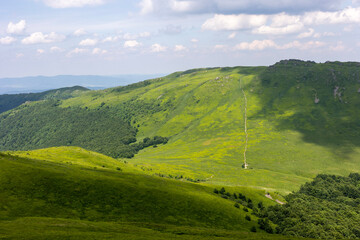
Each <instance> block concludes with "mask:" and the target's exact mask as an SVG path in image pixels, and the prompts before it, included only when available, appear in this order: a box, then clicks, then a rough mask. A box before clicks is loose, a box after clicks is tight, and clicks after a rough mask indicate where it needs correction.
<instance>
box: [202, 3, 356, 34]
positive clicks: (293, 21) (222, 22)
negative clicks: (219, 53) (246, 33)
mask: <svg viewBox="0 0 360 240" xmlns="http://www.w3.org/2000/svg"><path fill="white" fill-rule="evenodd" d="M351 23H353V24H358V23H360V7H359V8H353V7H347V8H345V9H343V10H339V11H333V12H323V11H313V12H306V13H304V14H302V15H289V14H286V13H279V14H272V15H256V14H238V15H234V14H233V15H223V14H215V15H214V16H213V17H212V18H209V19H207V20H206V21H205V22H204V23H203V25H202V29H204V30H212V31H224V30H225V31H226V30H227V31H234V30H247V29H251V30H252V33H254V34H266V35H286V34H294V33H298V32H300V31H302V30H303V29H304V27H305V26H312V25H330V24H351ZM308 34H310V35H309V36H311V35H312V34H313V33H308ZM308 34H306V33H304V34H300V35H299V36H298V37H299V38H304V37H306V36H307V35H308Z"/></svg>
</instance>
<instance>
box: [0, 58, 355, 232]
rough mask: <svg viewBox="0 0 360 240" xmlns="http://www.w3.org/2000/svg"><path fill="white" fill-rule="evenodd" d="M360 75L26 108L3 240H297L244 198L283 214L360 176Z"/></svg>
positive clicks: (278, 71)
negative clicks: (331, 181)
mask: <svg viewBox="0 0 360 240" xmlns="http://www.w3.org/2000/svg"><path fill="white" fill-rule="evenodd" d="M359 77H360V64H359V63H355V62H347V63H343V62H326V63H315V62H310V61H300V60H283V61H280V62H278V63H276V64H274V65H272V66H269V67H232V68H204V69H192V70H188V71H184V72H175V73H173V74H170V75H168V76H165V77H161V78H155V79H150V80H146V81H143V82H139V83H135V84H131V85H128V86H122V87H115V88H108V89H105V90H96V91H88V90H85V89H84V90H81V91H76V92H71V93H69V92H66V93H65V92H64V94H63V93H62V92H61V91H60V92H59V91H58V92H57V93H58V94H57V95H56V96H52V97H42V98H38V99H34V100H32V101H31V102H27V101H22V102H21V101H20V102H19V104H17V105H14V106H12V107H11V109H4V112H3V113H1V114H0V151H2V154H1V156H0V158H1V161H0V164H1V168H0V171H1V175H0V183H1V185H0V186H1V188H2V190H1V196H2V197H1V201H2V203H1V205H0V219H1V221H0V238H1V237H2V235H1V234H3V236H4V238H6V237H9V236H15V237H17V238H21V234H22V233H21V232H17V231H15V230H11V229H15V228H17V226H24V225H26V224H28V223H29V222H33V221H34V222H35V225H34V227H35V228H39V229H45V228H49V227H50V229H52V230H51V231H50V230H49V231H46V234H49V235H48V236H54V235H51V234H59V236H61V237H59V239H67V237H69V236H68V235H66V234H67V233H66V231H64V230H63V229H64V228H62V227H59V226H64V227H65V229H67V228H68V227H69V228H74V229H73V235H71V237H72V238H73V239H76V236H77V234H88V236H89V237H94V238H95V239H97V238H98V237H99V236H100V235H99V234H101V233H102V232H107V234H106V235H104V237H103V239H106V238H108V239H113V238H119V239H121V238H122V237H124V236H125V235H126V234H129V235H126V236H127V237H128V239H147V238H146V236H148V235H149V234H153V236H154V238H153V239H169V238H175V239H258V238H259V237H261V238H262V239H288V237H287V236H282V235H278V234H268V233H266V231H265V230H264V229H261V228H259V219H262V217H261V214H267V213H263V212H261V211H260V210H259V209H260V208H259V209H257V208H256V207H255V209H257V210H254V209H249V212H246V211H244V210H243V205H241V204H244V206H245V207H246V206H247V205H246V204H247V203H241V204H240V205H241V207H240V208H237V207H234V203H236V199H237V198H235V197H232V196H233V193H236V194H237V193H241V194H243V195H244V196H246V197H247V198H250V199H252V202H253V203H254V205H255V206H257V204H259V203H260V202H261V204H260V206H261V205H262V204H263V205H264V206H265V207H266V208H267V207H271V206H275V208H277V207H280V205H281V204H280V203H282V202H285V203H287V202H288V200H289V199H290V201H289V204H290V203H291V204H293V203H292V202H291V201H292V200H291V199H293V198H295V197H293V198H291V197H289V196H293V195H288V194H290V193H292V192H296V191H298V190H299V189H304V188H301V186H302V185H303V184H305V183H307V182H311V181H312V180H313V179H314V178H315V177H316V176H317V175H318V174H335V175H337V176H343V177H345V176H348V175H349V174H351V173H354V172H360V164H359V163H360V160H359V159H360V158H359V156H360V138H359V136H358V134H357V133H358V132H359V131H360V125H359V122H360V109H359V108H358V106H359V104H360V95H359V93H358V89H359V88H360V78H359ZM3 96H6V95H3ZM17 97H18V98H21V97H20V96H17ZM0 100H1V98H0ZM5 100H6V99H5ZM5 100H3V101H5ZM342 181H344V182H346V183H348V182H351V181H350V180H346V179H345V180H342ZM344 184H345V183H344ZM352 187H354V186H352ZM215 188H216V189H221V188H225V189H226V190H227V191H228V193H229V195H230V196H228V197H227V198H226V197H225V195H224V194H223V196H221V195H218V194H216V193H214V189H215ZM354 188H356V187H354ZM236 194H235V195H236ZM344 194H345V193H344ZM310 195H311V194H310ZM269 196H271V197H272V198H273V199H271V198H270V197H269ZM294 196H296V197H297V198H299V199H300V198H302V196H301V195H294ZM339 196H340V195H339ZM341 196H342V195H341ZM341 196H340V197H339V199H342V198H341ZM344 196H345V197H348V195H346V194H345V195H344ZM312 197H313V196H310V197H304V199H305V200H308V199H312ZM316 197H318V196H316ZM276 200H277V201H276ZM305 200H304V201H305ZM325 200H326V201H327V199H325ZM325 200H324V201H325ZM309 201H310V200H309ZM311 201H315V200H311ZM316 201H317V200H316ZM321 201H322V200H321ZM336 201H338V200H336ZM331 204H332V203H329V205H330V206H331V207H332V206H333V205H331ZM349 204H350V203H349ZM350 205H351V204H350ZM284 206H288V205H287V204H285V205H284ZM351 206H352V205H351ZM331 207H329V208H331ZM270 209H271V208H270ZM331 209H332V208H331ZM258 211H260V213H259V212H258ZM264 211H265V210H264ZM349 211H350V210H349ZM351 211H353V210H351ZM354 211H355V210H354ZM356 211H357V210H356ZM356 211H355V212H356ZM277 212H281V210H277ZM297 214H298V213H297ZM357 214H358V212H356V214H355V213H354V216H356V217H357V216H358V215H357ZM299 215H301V214H299ZM246 216H248V217H250V220H247V219H246ZM264 216H265V215H264ZM266 216H267V215H266ZM269 218H270V219H271V216H269ZM273 219H275V218H273ZM274 222H276V221H275V220H274ZM279 223H280V221H279ZM29 224H30V223H29ZM32 224H33V223H31V224H30V226H31V225H32ZM281 224H282V223H281ZM272 227H273V229H274V232H275V229H276V224H274V225H272ZM254 228H255V229H256V230H255V231H257V232H256V233H254V232H252V231H251V229H254ZM9 229H10V230H9ZM206 229H212V230H211V231H210V232H208V230H206ZM294 229H295V228H294ZM26 231H27V232H28V233H31V234H34V235H33V239H39V238H38V237H39V236H38V235H36V233H33V232H32V230H31V229H30V228H29V229H28V230H26ZM26 231H25V232H26ZM52 231H53V232H52ZM282 231H283V232H284V233H286V232H287V233H288V235H291V236H293V237H294V236H299V237H300V236H304V234H303V235H301V234H300V233H299V234H298V235H297V233H294V232H291V231H290V230H287V229H285V230H282ZM3 232H4V233H3ZM136 232H138V234H135V233H136ZM178 233H179V234H178ZM279 233H280V232H279ZM12 234H15V235H12ZM334 234H335V235H336V234H338V233H334ZM344 234H345V233H344ZM346 234H348V235H346V236H349V237H351V236H354V235H352V234H356V232H354V233H352V232H349V233H346ZM335 235H334V236H335ZM79 236H80V235H79ZM82 236H85V235H82ZM343 236H345V235H343ZM311 237H318V236H316V235H313V236H311ZM327 237H329V236H327ZM72 238H71V239H72ZM330 238H331V236H330ZM43 239H46V236H45V235H44V237H43ZM291 239H293V238H291Z"/></svg>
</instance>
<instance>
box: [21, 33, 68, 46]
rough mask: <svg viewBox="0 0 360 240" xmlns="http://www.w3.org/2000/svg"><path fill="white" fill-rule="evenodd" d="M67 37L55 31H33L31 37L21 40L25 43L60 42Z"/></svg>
mask: <svg viewBox="0 0 360 240" xmlns="http://www.w3.org/2000/svg"><path fill="white" fill-rule="evenodd" d="M64 39H65V36H63V35H59V34H57V33H55V32H51V33H49V34H43V33H42V32H35V33H32V34H31V35H30V36H29V37H26V38H24V39H23V40H22V41H21V42H22V43H23V44H37V43H52V42H59V41H62V40H64Z"/></svg>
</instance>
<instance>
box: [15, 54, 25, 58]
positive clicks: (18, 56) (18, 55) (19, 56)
mask: <svg viewBox="0 0 360 240" xmlns="http://www.w3.org/2000/svg"><path fill="white" fill-rule="evenodd" d="M23 56H25V55H24V54H23V53H17V54H16V57H17V58H21V57H23Z"/></svg>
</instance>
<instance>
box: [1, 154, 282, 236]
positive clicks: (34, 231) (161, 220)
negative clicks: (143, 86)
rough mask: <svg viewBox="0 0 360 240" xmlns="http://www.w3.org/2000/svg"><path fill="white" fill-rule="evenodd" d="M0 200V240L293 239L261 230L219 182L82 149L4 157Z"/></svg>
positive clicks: (257, 198)
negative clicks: (152, 171) (174, 175)
mask: <svg viewBox="0 0 360 240" xmlns="http://www.w3.org/2000/svg"><path fill="white" fill-rule="evenodd" d="M20 156H26V157H27V158H25V157H20ZM238 190H239V191H241V189H238ZM253 194H254V192H253ZM259 199H260V200H264V201H265V202H266V198H264V197H263V196H262V197H260V195H258V197H254V198H253V202H254V204H257V202H258V201H259ZM0 201H1V202H0V238H7V237H12V238H19V239H22V238H26V239H49V238H51V239H78V238H84V237H85V236H87V237H89V238H94V239H114V238H116V239H117V238H119V239H122V238H123V237H127V239H146V238H149V236H153V238H152V239H169V238H175V237H176V238H178V239H213V238H217V237H221V239H257V237H263V239H287V238H286V237H282V236H277V235H269V234H266V233H265V232H264V231H262V230H260V229H259V228H258V224H257V219H258V218H257V217H256V216H254V215H252V214H251V213H252V210H251V209H248V211H244V210H243V209H242V208H240V209H239V208H236V207H234V201H232V200H230V199H225V198H222V197H220V196H219V194H215V193H214V192H213V187H208V186H206V185H202V184H194V183H187V182H183V181H180V180H171V179H167V178H160V177H153V176H149V175H147V174H144V173H142V172H141V171H140V170H137V169H136V168H134V167H133V166H130V165H129V164H126V163H124V162H121V161H119V160H115V159H111V158H109V157H106V156H103V155H101V154H98V153H94V152H90V151H87V150H84V149H81V148H76V147H70V148H69V147H68V148H66V147H62V148H50V149H42V150H36V151H31V152H8V153H6V154H0ZM268 201H269V202H270V200H268ZM246 216H249V217H250V218H251V220H246V218H245V217H246ZM251 227H255V228H256V229H257V233H256V234H255V233H251V232H250V228H251ZM217 239H218V238H217Z"/></svg>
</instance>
